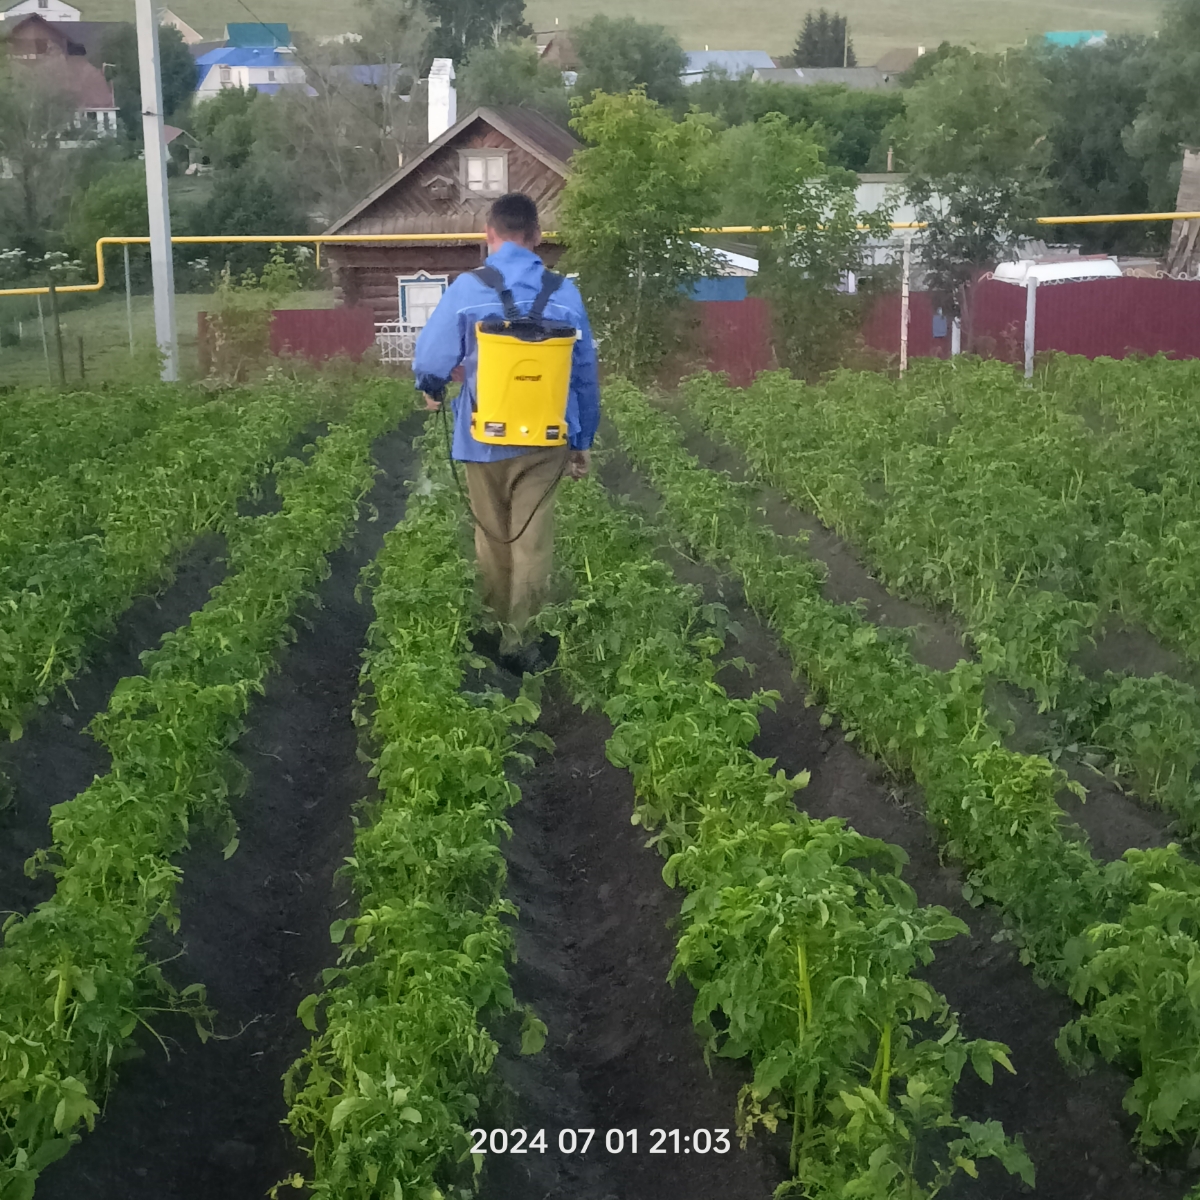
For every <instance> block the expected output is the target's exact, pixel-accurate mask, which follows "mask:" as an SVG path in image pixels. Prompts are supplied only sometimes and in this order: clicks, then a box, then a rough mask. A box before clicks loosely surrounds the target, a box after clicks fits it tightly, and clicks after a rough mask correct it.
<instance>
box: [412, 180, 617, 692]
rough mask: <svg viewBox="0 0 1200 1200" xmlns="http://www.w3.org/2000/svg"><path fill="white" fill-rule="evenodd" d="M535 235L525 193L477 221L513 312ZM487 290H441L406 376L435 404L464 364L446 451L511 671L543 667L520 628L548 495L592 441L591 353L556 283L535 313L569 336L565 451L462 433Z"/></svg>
mask: <svg viewBox="0 0 1200 1200" xmlns="http://www.w3.org/2000/svg"><path fill="white" fill-rule="evenodd" d="M541 238H542V231H541V225H540V222H539V219H538V211H537V205H536V204H534V202H533V201H532V200H531V199H530V198H529V197H528V196H526V195H524V194H522V193H520V192H512V193H510V194H509V195H507V196H501V197H500V199H499V200H497V201H496V202H495V203H494V204H493V205H492V207H491V210H490V211H489V213H488V219H487V248H488V258H487V265H488V266H490V267H494V268H495V269H496V270H497V271H499V272H500V274H501V275H502V276H503V278H504V284H505V286H506V287H507V288H508V290H509V291H511V293H512V297H513V300H514V301H515V302H516V306H517V308H518V310H519V311H520V312H522V313H526V312H528V311H529V309H530V307H531V306H532V304H533V302H534V300H535V299H536V298H537V296H538V293H539V292H540V291H541V288H542V283H543V273H544V271H545V267H544V266H543V264H542V260H541V259H540V258H538V256H537V255H536V254H535V253H534V247H535V246H537V245H538V243H539V242H540V241H541ZM503 311H504V309H503V305H502V303H501V300H500V296H499V294H498V292H497V291H496V289H494V288H492V287H489V286H488V285H487V284H485V283H484V282H483V280H481V279H480V278H479V277H478V276H476V275H474V274H472V273H465V274H463V275H460V276H459V277H458V278H457V279H456V280H455V281H454V282H453V283H452V284H451V285H450V286H449V287H448V288H447V289H446V293H445V295H444V296H443V297H442V299H441V303H440V304H438V306H437V308H436V309H435V310H434V312H433V313H432V315H431V316H430V318H429V323H428V324H427V325H426V326H425V328H424V329H422V330H421V334H420V336H419V337H418V338H417V345H416V351H415V354H414V357H413V373H414V374H415V375H416V377H417V387H418V388H420V389H421V391H423V392H424V393H425V397H426V405H427V407H428V408H430V409H431V410H433V411H437V410H438V409H439V408H440V407H441V401H440V397H441V393H442V391H443V389H444V388H445V386H446V383H447V381H448V380H449V378H450V373H451V372H452V371H453V370H454V368H455V367H457V366H458V365H459V364H460V363H462V364H464V365H465V380H464V383H463V387H462V391H461V392H460V393H459V395H458V398H457V400H456V401H455V402H454V407H453V412H454V438H453V447H452V451H451V453H452V455H453V457H454V458H455V459H457V460H458V461H459V462H462V463H464V464H465V466H466V475H467V492H468V495H469V497H470V501H471V510H472V514H473V516H474V518H475V554H476V557H477V559H478V561H479V568H480V572H481V574H482V576H483V586H484V598H485V600H486V601H487V604H488V606H489V607H490V608H491V610H492V612H493V613H495V615H496V618H497V619H498V620H499V622H500V627H501V640H500V645H499V660H500V664H501V665H502V666H504V667H506V668H508V669H510V670H513V671H515V672H517V673H518V674H519V673H521V672H523V671H536V670H540V669H541V668H543V667H545V666H548V665H549V663H548V662H547V661H546V658H547V655H546V653H545V650H544V648H542V647H539V646H538V645H537V644H526V641H525V632H526V627H527V625H528V623H529V620H530V618H531V617H533V616H534V615H535V614H536V613H537V611H538V609H539V608H540V606H541V603H542V601H543V600H544V598H545V594H546V590H547V587H548V584H549V580H550V565H551V556H552V552H553V545H554V492H555V489H556V487H557V485H558V481H559V480H560V479H561V478H562V476H563V475H564V474H566V475H570V476H571V477H572V478H573V479H582V478H583V477H584V476H585V475H586V474H587V473H588V470H589V467H590V458H591V445H592V440H593V438H594V437H595V435H596V426H597V425H598V424H599V423H600V383H599V376H598V373H597V368H596V351H595V346H594V344H593V342H592V332H591V328H590V326H589V324H588V319H587V312H586V311H585V310H584V306H583V300H582V298H581V297H580V295H579V290H578V289H577V288H576V287H575V285H574V283H572V282H571V281H570V280H564V281H563V283H562V284H561V285H560V286H559V288H558V289H557V290H556V291H555V292H554V293H553V294H552V296H551V297H550V299H549V301H548V302H547V303H546V307H545V317H546V319H547V320H549V321H554V322H555V323H561V324H565V325H571V326H574V328H575V329H577V330H579V337H578V338H577V339H576V342H575V346H574V350H573V351H572V359H571V385H570V392H569V398H568V401H567V445H565V446H545V447H538V446H501V445H491V444H488V443H485V442H481V441H479V440H478V439H477V438H475V437H474V436H473V435H472V432H471V412H472V408H473V403H474V397H475V388H476V369H477V365H478V347H477V341H476V335H475V326H476V323H477V322H478V321H481V320H483V319H485V318H488V317H498V316H501V315H502V314H503Z"/></svg>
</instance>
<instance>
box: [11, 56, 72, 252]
mask: <svg viewBox="0 0 1200 1200" xmlns="http://www.w3.org/2000/svg"><path fill="white" fill-rule="evenodd" d="M74 119H75V112H74V103H73V101H72V100H71V99H69V97H68V96H66V95H65V94H64V92H63V90H62V89H60V88H58V87H55V86H54V79H53V78H52V77H50V76H48V75H47V74H46V73H45V72H44V71H43V69H42V68H41V67H40V66H36V65H34V64H28V63H24V62H19V61H18V62H14V61H13V60H11V59H9V58H8V57H7V55H5V54H3V53H0V162H2V163H3V164H4V166H5V167H6V168H7V169H6V170H4V171H0V230H3V231H4V233H3V238H4V242H5V244H6V246H8V247H20V248H22V249H24V250H28V251H38V252H40V251H44V250H45V249H46V247H47V241H48V234H49V232H50V231H51V230H53V229H54V228H56V227H57V224H58V221H59V217H60V214H61V211H62V209H63V206H64V204H65V202H66V200H67V197H68V196H69V195H70V192H71V188H72V186H73V184H74V181H75V178H76V176H77V174H78V173H79V170H80V168H81V166H82V155H81V152H80V150H79V149H78V147H77V146H76V148H67V147H64V146H63V145H62V143H63V141H66V140H69V141H71V142H72V143H78V142H79V141H80V140H82V139H84V138H85V137H86V136H87V135H85V134H84V133H83V131H82V130H79V129H76V128H74ZM3 175H8V176H9V178H8V179H7V180H5V179H3V178H2V176H3Z"/></svg>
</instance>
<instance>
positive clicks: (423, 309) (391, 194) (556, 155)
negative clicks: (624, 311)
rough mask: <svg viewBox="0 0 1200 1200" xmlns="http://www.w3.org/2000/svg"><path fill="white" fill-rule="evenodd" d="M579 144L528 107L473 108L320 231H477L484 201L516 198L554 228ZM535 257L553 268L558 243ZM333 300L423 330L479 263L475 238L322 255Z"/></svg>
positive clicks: (341, 248)
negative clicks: (450, 288)
mask: <svg viewBox="0 0 1200 1200" xmlns="http://www.w3.org/2000/svg"><path fill="white" fill-rule="evenodd" d="M579 148H580V145H579V143H578V142H577V141H576V140H575V138H573V137H572V136H571V134H570V133H568V132H567V130H565V129H563V128H561V127H560V126H559V125H556V124H555V123H554V122H553V121H551V120H550V119H549V118H548V117H545V116H543V115H542V114H541V113H538V112H535V111H534V110H532V109H528V108H477V109H476V110H475V111H474V112H472V113H470V114H469V115H468V116H466V117H464V118H463V120H461V121H458V122H457V123H456V124H454V125H452V126H451V127H450V128H449V129H447V130H445V131H444V132H443V133H442V134H441V135H440V136H438V137H436V138H435V139H434V140H433V141H432V142H431V143H430V144H429V146H427V147H426V148H425V149H424V150H423V151H422V152H421V153H420V154H418V155H416V156H415V157H413V158H412V159H410V160H409V161H408V162H407V163H405V164H404V165H403V166H402V167H401V168H400V169H399V170H398V171H396V172H395V173H394V174H393V175H392V176H391V177H390V178H388V179H385V180H384V181H383V183H381V184H380V185H379V186H378V187H377V188H376V189H375V190H374V191H373V192H371V194H370V195H369V196H367V197H365V198H364V199H363V200H362V201H361V202H360V203H359V204H356V205H355V206H354V207H353V208H352V209H351V210H350V211H349V212H348V213H346V215H345V216H343V217H342V218H341V219H340V220H338V221H335V222H334V224H333V225H332V226H330V228H329V230H328V232H329V233H342V234H395V233H423V234H431V233H446V234H456V233H482V232H483V230H484V223H485V220H486V217H487V210H488V207H489V205H490V204H491V202H492V201H493V200H494V199H495V198H496V197H497V196H501V195H503V194H504V193H505V192H513V191H519V192H525V193H527V194H528V195H529V196H531V197H532V198H533V199H534V200H535V201H536V202H537V205H538V208H539V209H540V211H541V214H542V224H543V228H544V229H546V230H553V229H554V227H555V222H556V220H557V215H558V205H559V201H560V199H561V196H562V190H563V187H564V185H565V183H566V180H567V175H568V173H569V170H570V168H569V162H570V159H571V155H572V154H574V153H575V151H576V150H578V149H579ZM537 252H538V254H539V255H541V257H542V258H543V260H545V262H546V263H547V265H550V266H552V265H553V264H554V263H555V262H556V261H557V260H558V258H559V256H560V255H561V253H562V249H561V247H560V246H558V245H557V244H555V243H553V242H544V243H543V244H542V245H540V246H539V247H538V248H537ZM328 254H329V259H330V262H331V264H332V266H333V270H334V280H335V283H336V286H337V288H338V290H339V292H340V294H341V299H342V302H343V303H344V304H346V305H350V306H365V307H369V308H371V309H373V310H374V313H375V320H376V322H377V324H388V325H396V326H402V327H403V332H404V333H405V334H407V335H409V336H411V335H412V334H413V333H414V332H415V330H416V329H418V328H420V327H421V326H423V325H424V324H425V322H426V320H427V319H428V316H429V313H430V312H431V311H432V310H433V307H434V306H436V304H437V301H438V300H439V299H440V298H441V294H442V291H443V290H444V289H445V287H446V285H447V283H449V281H450V280H451V279H453V278H454V277H455V276H456V275H459V274H460V273H461V272H463V271H471V270H474V269H475V268H476V267H478V266H479V265H480V263H481V262H482V261H483V258H484V256H485V255H486V250H485V249H484V246H483V243H482V242H479V241H472V242H456V241H452V240H446V241H422V242H417V243H408V244H406V243H395V242H393V243H387V242H375V243H372V242H366V243H361V244H351V245H346V244H341V245H336V244H335V245H332V246H330V247H329V249H328Z"/></svg>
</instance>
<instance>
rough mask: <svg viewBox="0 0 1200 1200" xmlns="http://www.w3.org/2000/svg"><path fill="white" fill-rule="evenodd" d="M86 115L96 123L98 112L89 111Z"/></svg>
mask: <svg viewBox="0 0 1200 1200" xmlns="http://www.w3.org/2000/svg"><path fill="white" fill-rule="evenodd" d="M86 115H87V119H88V120H89V121H92V122H93V123H95V121H96V114H95V113H94V112H90V113H87V114H86Z"/></svg>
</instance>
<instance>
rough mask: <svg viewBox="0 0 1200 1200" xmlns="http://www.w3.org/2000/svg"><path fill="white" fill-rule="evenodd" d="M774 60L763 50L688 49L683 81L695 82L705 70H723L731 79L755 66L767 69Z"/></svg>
mask: <svg viewBox="0 0 1200 1200" xmlns="http://www.w3.org/2000/svg"><path fill="white" fill-rule="evenodd" d="M774 66H775V60H774V59H773V58H772V57H771V56H770V55H769V54H768V53H767V52H766V51H765V50H689V51H688V53H687V66H686V67H685V68H684V70H683V76H682V78H683V82H684V83H695V82H696V81H697V80H698V79H702V78H703V77H704V73H705V72H706V71H718V72H720V71H723V72H724V73H725V74H726V75H728V76H730V77H731V78H733V79H737V78H738V76H740V75H748V74H750V72H751V71H754V70H756V69H757V68H760V67H762V68H765V69H769V68H772V67H774Z"/></svg>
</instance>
